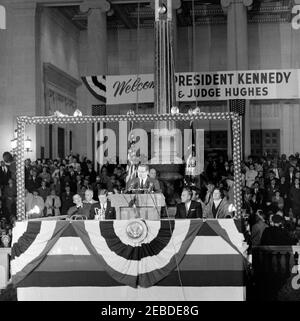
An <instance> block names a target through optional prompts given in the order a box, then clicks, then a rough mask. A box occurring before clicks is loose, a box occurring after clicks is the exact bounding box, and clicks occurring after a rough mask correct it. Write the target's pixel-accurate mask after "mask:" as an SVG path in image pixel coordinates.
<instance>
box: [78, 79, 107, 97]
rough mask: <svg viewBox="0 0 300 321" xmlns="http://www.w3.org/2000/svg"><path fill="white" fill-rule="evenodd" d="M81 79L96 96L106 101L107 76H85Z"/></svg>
mask: <svg viewBox="0 0 300 321" xmlns="http://www.w3.org/2000/svg"><path fill="white" fill-rule="evenodd" d="M81 79H82V81H83V83H84V84H85V86H86V88H87V89H88V91H89V92H90V93H91V94H92V95H93V96H94V97H96V98H97V99H99V100H100V101H101V102H103V103H106V76H84V77H81Z"/></svg>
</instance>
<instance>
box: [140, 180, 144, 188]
mask: <svg viewBox="0 0 300 321" xmlns="http://www.w3.org/2000/svg"><path fill="white" fill-rule="evenodd" d="M141 188H144V184H143V180H141Z"/></svg>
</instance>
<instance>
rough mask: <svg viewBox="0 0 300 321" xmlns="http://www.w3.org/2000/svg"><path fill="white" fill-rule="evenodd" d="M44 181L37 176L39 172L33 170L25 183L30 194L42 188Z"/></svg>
mask: <svg viewBox="0 0 300 321" xmlns="http://www.w3.org/2000/svg"><path fill="white" fill-rule="evenodd" d="M41 183H42V179H41V178H40V177H38V176H37V172H36V171H35V170H31V175H30V177H29V179H28V181H27V184H26V183H25V186H26V188H27V189H28V191H29V192H33V191H34V190H37V189H39V188H40V187H41Z"/></svg>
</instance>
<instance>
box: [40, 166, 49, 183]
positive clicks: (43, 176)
mask: <svg viewBox="0 0 300 321" xmlns="http://www.w3.org/2000/svg"><path fill="white" fill-rule="evenodd" d="M39 177H40V178H41V180H42V181H46V183H47V184H50V179H51V175H50V174H49V173H48V172H47V167H46V166H44V167H43V169H42V172H41V173H40V174H39Z"/></svg>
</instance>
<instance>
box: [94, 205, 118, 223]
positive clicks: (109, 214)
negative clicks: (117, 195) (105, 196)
mask: <svg viewBox="0 0 300 321" xmlns="http://www.w3.org/2000/svg"><path fill="white" fill-rule="evenodd" d="M95 208H98V209H100V208H101V205H100V202H98V203H95V204H93V205H92V206H91V209H90V219H92V220H93V219H94V218H95ZM105 219H106V220H115V219H116V209H115V208H114V207H112V206H111V202H110V201H107V206H106V211H105Z"/></svg>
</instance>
